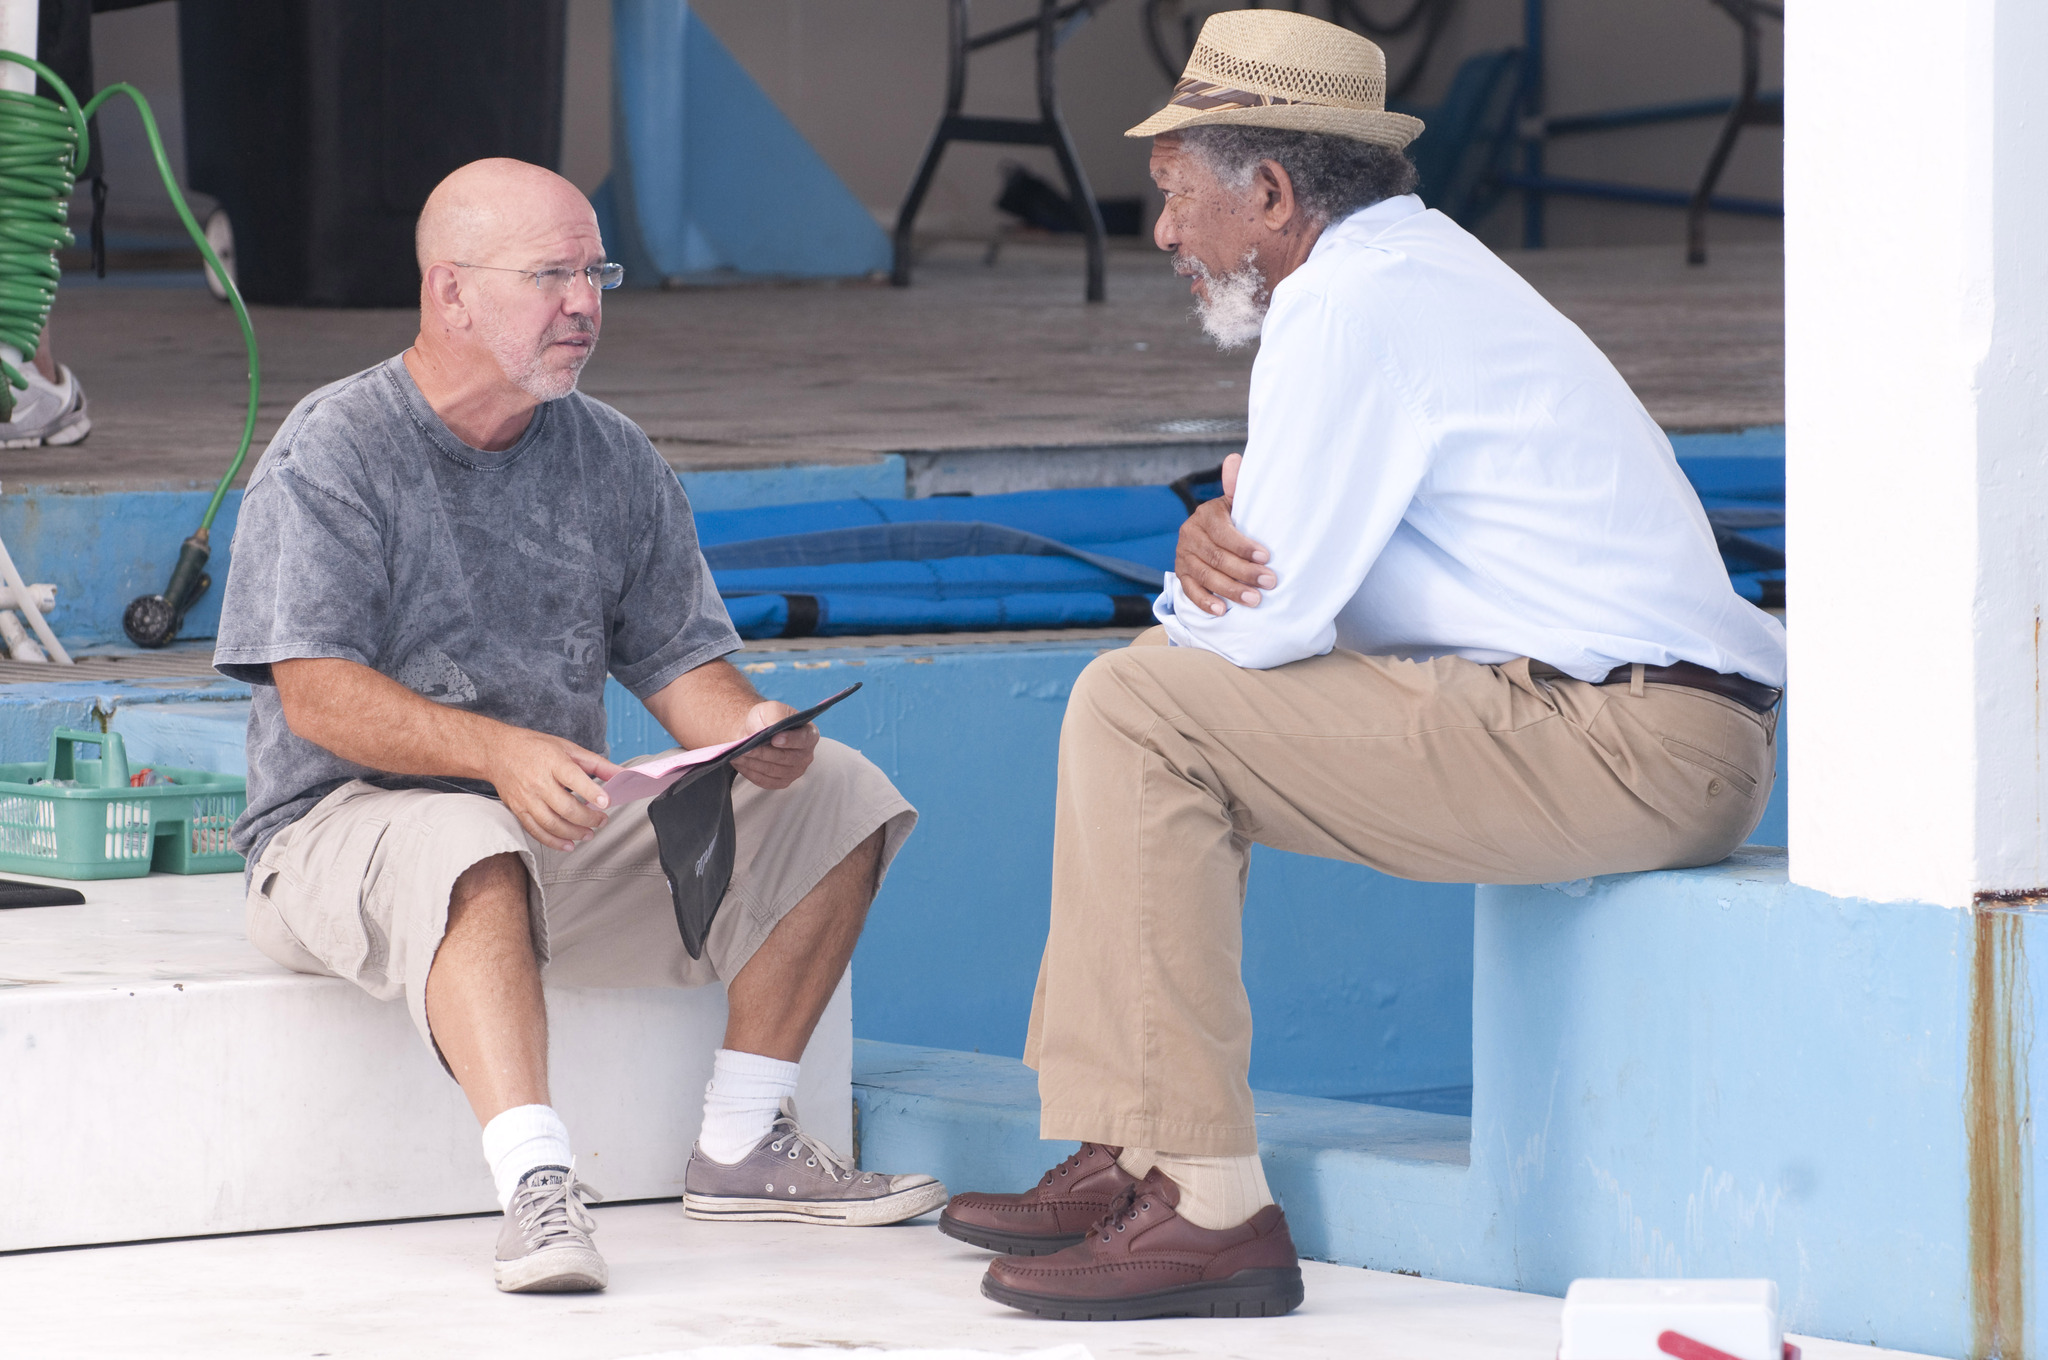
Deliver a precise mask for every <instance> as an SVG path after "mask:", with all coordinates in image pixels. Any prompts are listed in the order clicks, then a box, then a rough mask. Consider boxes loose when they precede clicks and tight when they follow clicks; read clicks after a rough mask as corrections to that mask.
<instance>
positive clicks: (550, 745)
mask: <svg viewBox="0 0 2048 1360" xmlns="http://www.w3.org/2000/svg"><path fill="white" fill-rule="evenodd" d="M483 759H484V770H485V774H484V777H485V778H486V779H488V780H489V781H490V782H491V785H492V787H494V788H495V789H497V791H498V798H499V800H500V801H502V802H503V803H504V804H505V807H506V808H507V809H508V810H509V811H510V812H511V813H512V815H513V816H515V817H517V818H518V819H519V824H520V825H521V826H523V827H525V828H526V834H527V835H529V836H531V837H533V838H534V839H535V840H537V841H539V842H540V843H541V844H543V845H546V846H549V847H551V848H553V849H556V850H574V849H575V848H576V845H577V843H578V842H579V841H587V840H589V839H590V838H591V837H592V836H594V835H596V834H597V828H599V827H600V826H603V825H604V820H605V809H606V808H608V807H610V806H611V799H610V798H608V797H607V796H606V795H605V791H604V790H603V789H602V788H600V787H598V783H597V781H598V780H600V779H609V778H611V777H612V776H613V775H615V774H617V773H618V772H619V767H618V766H616V765H614V764H612V763H611V762H610V761H609V760H606V759H605V758H604V757H603V756H600V755H597V754H595V753H593V752H590V751H586V750H584V749H583V748H582V747H581V746H578V745H577V744H576V743H575V742H572V741H568V740H565V739H564V738H561V737H556V736H550V735H549V734H548V733H546V732H531V731H528V730H527V729H526V728H523V727H512V726H509V725H507V724H504V723H493V724H492V725H491V727H490V729H488V737H487V740H486V742H485V746H484V754H483Z"/></svg>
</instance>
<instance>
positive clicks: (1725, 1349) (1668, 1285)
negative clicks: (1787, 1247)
mask: <svg viewBox="0 0 2048 1360" xmlns="http://www.w3.org/2000/svg"><path fill="white" fill-rule="evenodd" d="M1557 1354H1558V1360H1797V1357H1798V1355H1799V1350H1798V1348H1797V1347H1796V1346H1787V1345H1786V1344H1785V1337H1784V1333H1783V1332H1781V1331H1780V1330H1779V1328H1778V1286H1777V1284H1776V1283H1775V1282H1774V1281H1771V1280H1574V1281H1572V1287H1571V1288H1570V1289H1569V1290H1567V1291H1566V1293H1565V1296H1564V1341H1563V1344H1562V1345H1561V1346H1560V1347H1559V1348H1558V1352H1557Z"/></svg>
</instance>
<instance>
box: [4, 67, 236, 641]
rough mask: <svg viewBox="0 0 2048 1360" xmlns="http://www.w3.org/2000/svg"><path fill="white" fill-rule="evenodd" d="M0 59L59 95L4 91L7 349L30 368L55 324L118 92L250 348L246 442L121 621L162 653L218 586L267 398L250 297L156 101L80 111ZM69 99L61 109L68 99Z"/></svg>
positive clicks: (22, 383)
mask: <svg viewBox="0 0 2048 1360" xmlns="http://www.w3.org/2000/svg"><path fill="white" fill-rule="evenodd" d="M0 62H12V63H14V64H15V65H17V66H25V67H27V68H28V69H29V70H31V71H34V72H35V73H36V74H37V75H38V76H41V77H42V78H43V81H44V82H45V83H46V84H47V85H49V87H50V88H51V89H53V90H55V91H56V92H57V94H58V99H57V100H50V99H45V98H44V97H43V96H41V95H37V94H23V93H21V92H20V91H18V90H0V344H6V345H11V346H13V347H14V348H15V349H16V350H18V351H20V353H21V356H22V361H23V362H24V363H26V362H28V361H29V360H30V359H31V358H33V357H34V355H35V352H36V351H37V349H39V348H40V347H41V345H42V339H43V327H44V326H45V325H46V324H47V323H48V322H49V319H50V307H51V304H52V303H54V302H55V301H56V300H57V283H58V280H59V279H60V277H61V271H60V270H59V268H58V265H57V252H58V251H59V250H61V249H63V248H64V247H66V246H69V245H71V244H73V238H72V235H71V230H70V228H69V227H68V226H67V225H66V224H65V219H66V217H67V213H68V208H69V204H70V200H71V191H72V189H73V188H74V187H75V186H76V185H77V182H78V170H79V168H80V167H82V166H84V164H85V163H86V161H87V159H88V158H89V157H90V155H91V148H92V142H91V136H90V133H89V131H88V121H87V120H89V119H90V118H91V117H92V116H93V115H94V114H95V113H97V112H98V111H99V108H100V105H102V104H104V103H106V102H107V101H108V100H109V99H111V98H113V97H114V96H115V95H126V96H127V97H128V99H129V100H131V101H132V102H133V103H134V105H135V111H136V112H137V113H138V114H140V115H142V130H143V132H144V133H146V134H147V135H148V137H149V148H150V151H151V152H152V153H153V154H154V155H155V157H156V168H157V173H158V174H159V175H161V176H162V177H163V182H164V192H165V193H167V194H169V195H170V199H171V206H172V207H174V208H176V209H177V210H178V220H179V221H181V222H183V223H184V224H185V230H186V232H187V233H189V234H190V235H191V237H192V243H193V244H194V245H196V246H198V247H199V253H200V255H201V257H202V258H204V259H205V261H206V263H207V265H208V266H209V267H211V268H212V270H213V274H214V277H215V278H216V279H218V280H219V281H220V283H221V285H222V287H223V288H224V289H226V291H227V295H228V302H229V303H230V304H232V305H233V307H234V309H235V319H236V320H237V321H238V322H240V323H241V327H242V343H243V344H244V345H246V346H247V347H248V350H249V411H248V415H247V416H246V417H245V418H244V419H243V421H242V440H241V443H240V444H239V445H238V446H237V447H236V449H235V456H234V460H233V461H232V462H230V463H229V464H228V469H227V471H226V472H224V473H222V474H221V479H220V483H219V485H217V486H216V487H214V489H213V499H212V500H211V501H210V502H208V503H207V506H206V514H205V516H204V517H203V518H201V520H200V521H199V529H198V531H197V532H196V533H194V534H193V535H192V536H191V537H190V538H188V539H186V540H185V542H184V544H183V546H182V547H181V549H180V551H179V553H178V564H177V566H176V567H175V568H174V569H173V570H172V572H171V579H170V584H169V585H167V586H165V588H164V592H163V594H162V595H145V596H143V597H142V598H141V599H139V600H136V601H134V602H133V603H132V604H130V605H129V606H128V612H127V615H126V617H124V618H123V620H122V624H123V627H124V628H126V630H127V632H128V635H129V637H130V638H132V639H133V640H134V641H136V642H138V643H140V644H142V645H143V646H151V647H161V646H163V645H164V643H166V642H169V641H170V640H171V638H172V637H174V636H176V634H177V631H178V624H179V623H180V622H182V621H183V619H184V616H185V611H186V609H188V608H189V607H190V606H191V604H192V602H193V601H195V600H197V599H198V598H199V596H200V595H201V594H203V593H204V592H205V590H206V587H207V585H208V584H210V582H209V581H208V578H207V577H206V576H204V575H203V574H202V569H203V568H204V567H205V565H206V558H207V552H208V548H207V538H208V535H209V533H210V532H211V530H212V528H213V519H214V516H215V515H217V514H219V513H220V507H221V503H222V502H223V501H225V500H226V499H227V494H228V488H229V487H230V486H232V485H233V484H234V480H235V477H236V476H237V475H238V474H239V473H240V472H241V470H242V464H243V463H244V462H245V461H247V459H248V457H249V444H250V441H252V440H253V439H254V438H255V437H256V404H257V399H258V397H259V396H260V395H261V392H262V375H261V368H260V365H259V363H258V358H257V353H256V328H255V327H254V326H252V325H250V323H249V309H248V308H247V307H245V306H243V305H242V293H241V290H240V289H238V288H237V287H235V281H234V280H233V279H232V278H230V277H229V276H228V271H227V270H226V269H225V268H224V267H223V266H222V265H221V262H220V257H219V256H218V255H216V254H214V251H213V247H212V246H211V245H209V244H208V243H207V240H206V232H205V231H204V230H202V229H201V227H200V225H199V223H198V222H197V221H196V220H195V219H194V218H193V216H192V208H191V206H190V205H189V204H187V203H186V202H185V195H184V193H183V192H181V191H180V190H179V188H178V180H177V176H175V175H173V174H172V173H171V161H170V157H169V156H168V155H166V154H165V152H164V139H163V135H162V133H160V132H159V131H158V130H157V125H156V114H155V113H154V112H152V111H151V109H150V107H149V100H147V99H145V98H144V97H143V94H142V91H140V90H138V89H136V88H135V87H134V86H133V85H128V84H125V83H124V84H119V85H109V86H108V87H107V88H106V89H104V90H101V91H100V92H99V93H98V94H96V95H94V96H93V97H92V98H91V100H89V101H88V102H87V103H86V104H84V105H83V106H81V105H80V104H79V102H78V98H77V96H76V95H74V94H73V93H72V92H71V88H70V86H68V85H66V84H65V83H64V81H63V80H62V79H61V78H59V77H58V75H57V73H56V72H55V71H52V70H51V69H50V68H49V67H47V66H45V65H43V64H42V63H41V62H39V61H37V60H36V59H35V58H33V57H25V56H23V55H22V54H21V53H19V52H8V51H0ZM59 101H61V102H59ZM0 377H4V378H5V379H6V381H5V382H4V383H0V421H4V420H8V419H11V418H12V416H13V413H14V393H15V392H17V391H20V390H23V389H26V388H27V387H28V378H27V376H26V375H25V374H23V373H22V372H21V370H20V369H18V368H16V367H15V366H14V365H13V364H11V363H8V362H7V361H6V359H5V358H0Z"/></svg>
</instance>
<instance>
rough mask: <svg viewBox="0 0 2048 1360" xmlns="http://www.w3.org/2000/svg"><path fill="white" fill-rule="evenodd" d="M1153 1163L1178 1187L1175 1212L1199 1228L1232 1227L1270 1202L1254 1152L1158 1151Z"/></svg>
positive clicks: (1263, 1173) (1271, 1198) (1256, 1155)
mask: <svg viewBox="0 0 2048 1360" xmlns="http://www.w3.org/2000/svg"><path fill="white" fill-rule="evenodd" d="M1125 1155H1126V1156H1128V1155H1129V1154H1128V1153H1126V1154H1125ZM1119 1160H1121V1159H1119ZM1153 1164H1154V1165H1156V1166H1157V1167H1158V1168H1159V1169H1160V1170H1161V1171H1164V1172H1165V1173H1166V1174H1167V1175H1168V1176H1171V1177H1172V1178H1173V1183H1174V1184H1175V1185H1177V1186H1179V1187H1180V1204H1179V1205H1178V1206H1176V1208H1175V1212H1176V1213H1178V1214H1179V1215H1180V1216H1181V1217H1182V1218H1184V1219H1186V1220H1187V1221H1188V1222H1190V1223H1192V1224H1194V1225H1195V1226H1196V1227H1198V1228H1235V1227H1236V1226H1237V1225H1238V1224H1240V1223H1242V1222H1244V1221H1245V1220H1246V1219H1248V1218H1250V1217H1251V1216H1252V1215H1253V1214H1255V1213H1257V1212H1258V1211H1259V1210H1261V1209H1263V1208H1265V1207H1266V1206H1267V1205H1268V1204H1271V1203H1272V1202H1273V1192H1272V1191H1271V1190H1269V1189H1267V1188H1266V1168H1265V1167H1264V1166H1262V1165H1260V1163H1259V1155H1258V1154H1257V1153H1256V1152H1255V1153H1252V1154H1251V1155H1250V1156H1247V1157H1181V1156H1176V1155H1175V1154H1173V1153H1170V1152H1161V1153H1158V1154H1156V1155H1155V1157H1154V1163H1153ZM1129 1169H1130V1168H1128V1167H1126V1168H1125V1170H1129Z"/></svg>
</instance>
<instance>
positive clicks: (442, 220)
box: [413, 157, 597, 276]
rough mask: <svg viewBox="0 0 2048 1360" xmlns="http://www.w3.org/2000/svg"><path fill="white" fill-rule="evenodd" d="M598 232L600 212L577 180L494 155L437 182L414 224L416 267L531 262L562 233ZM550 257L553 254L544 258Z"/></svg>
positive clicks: (423, 270)
mask: <svg viewBox="0 0 2048 1360" xmlns="http://www.w3.org/2000/svg"><path fill="white" fill-rule="evenodd" d="M582 231H587V232H588V233H589V234H590V235H591V236H592V237H595V236H596V234H597V214H596V213H595V212H593V211H591V207H590V200H589V199H587V198H585V197H584V196H583V195H582V194H581V193H580V192H578V190H577V188H576V186H575V185H573V184H571V183H570V182H569V181H568V180H566V179H563V178H562V177H561V176H560V175H558V174H556V173H555V172H554V171H552V170H544V169H542V168H541V167H540V166H538V165H529V164H527V163H526V162H525V161H515V160H508V159H506V158H504V157H496V158H493V159H491V160H483V161H471V162H470V163H469V164H468V165H465V166H463V167H462V168H461V169H459V170H457V171H455V172H454V173H453V174H451V175H449V176H448V178H446V179H444V180H442V181H441V182H440V183H439V184H437V185H435V186H434V192H433V193H431V194H429V195H427V206H426V207H424V208H422V209H421V210H420V220H419V224H418V225H417V226H416V227H415V228H414V229H413V249H414V251H415V252H416V253H417V255H418V257H419V265H420V274H421V275H422V276H424V275H425V274H426V272H427V268H428V266H430V265H432V264H434V263H435V262H436V261H440V260H447V261H450V262H454V261H461V262H464V263H473V262H477V261H482V262H484V263H488V264H504V265H508V266H511V267H513V268H518V269H531V268H534V267H535V265H536V264H539V263H543V261H538V260H532V259H526V258H523V257H522V258H519V259H497V258H494V257H496V256H500V255H506V254H512V255H519V254H521V252H525V253H526V254H531V253H532V251H533V250H534V249H535V248H536V247H542V248H544V247H545V246H546V245H547V244H551V243H554V242H556V241H559V240H560V239H562V238H564V237H567V236H574V235H578V234H581V232H582ZM547 262H552V261H547Z"/></svg>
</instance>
